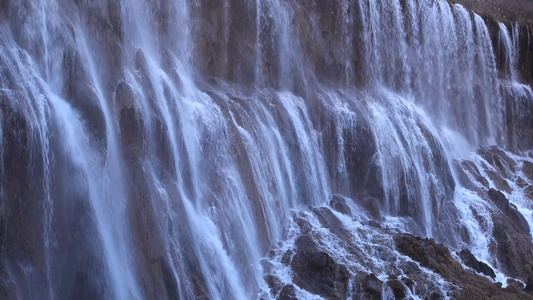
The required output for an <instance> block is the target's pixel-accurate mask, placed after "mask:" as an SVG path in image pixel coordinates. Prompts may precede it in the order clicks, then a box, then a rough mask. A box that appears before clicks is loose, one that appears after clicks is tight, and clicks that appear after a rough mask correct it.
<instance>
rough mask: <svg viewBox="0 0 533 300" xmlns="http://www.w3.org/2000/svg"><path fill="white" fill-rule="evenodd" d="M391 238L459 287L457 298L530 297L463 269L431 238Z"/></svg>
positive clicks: (404, 249) (403, 250) (424, 264)
mask: <svg viewBox="0 0 533 300" xmlns="http://www.w3.org/2000/svg"><path fill="white" fill-rule="evenodd" d="M395 241H396V246H397V247H398V251H400V252H401V253H403V254H405V255H407V256H409V257H411V258H412V259H413V260H415V261H417V262H419V263H420V264H421V265H422V266H423V267H426V268H429V269H431V270H433V271H435V272H436V273H438V274H440V275H441V276H442V277H443V278H444V279H445V280H447V281H449V282H451V283H453V284H455V285H457V286H459V287H460V290H457V291H455V292H454V297H455V298H457V299H472V300H475V299H479V300H482V299H489V298H490V299H533V296H531V295H530V294H527V293H525V292H524V291H516V290H513V289H509V288H507V289H502V288H500V287H499V286H497V285H495V284H494V283H492V282H491V281H489V280H488V279H486V278H485V277H483V276H479V275H477V274H474V273H470V272H468V271H465V270H464V269H463V268H462V266H461V264H460V263H459V262H458V261H456V260H455V259H454V258H453V257H452V255H451V253H450V251H449V250H448V248H446V246H444V245H442V244H438V243H436V242H435V241H434V240H432V239H422V238H419V237H414V236H412V235H406V234H403V235H398V236H397V237H395Z"/></svg>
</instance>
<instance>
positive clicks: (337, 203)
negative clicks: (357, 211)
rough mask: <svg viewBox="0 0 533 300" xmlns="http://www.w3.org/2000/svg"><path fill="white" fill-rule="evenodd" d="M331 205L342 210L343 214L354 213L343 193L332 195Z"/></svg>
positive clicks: (337, 209)
mask: <svg viewBox="0 0 533 300" xmlns="http://www.w3.org/2000/svg"><path fill="white" fill-rule="evenodd" d="M329 206H330V207H331V208H333V209H334V210H336V211H338V212H340V213H341V214H345V215H348V216H351V215H352V211H351V210H350V207H349V206H348V204H346V199H345V198H344V197H342V196H341V195H333V196H331V199H330V200H329Z"/></svg>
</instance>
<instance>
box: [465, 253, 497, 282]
mask: <svg viewBox="0 0 533 300" xmlns="http://www.w3.org/2000/svg"><path fill="white" fill-rule="evenodd" d="M457 255H459V257H460V258H461V259H462V260H463V262H464V263H465V265H466V266H468V267H470V268H472V269H474V270H475V271H476V272H478V273H483V274H485V275H487V276H489V277H492V279H494V278H496V274H495V273H494V270H493V269H492V268H491V267H489V265H487V264H486V263H484V262H481V261H479V260H477V259H476V257H475V256H474V255H473V254H472V252H470V251H469V250H468V249H463V250H462V251H461V252H458V253H457Z"/></svg>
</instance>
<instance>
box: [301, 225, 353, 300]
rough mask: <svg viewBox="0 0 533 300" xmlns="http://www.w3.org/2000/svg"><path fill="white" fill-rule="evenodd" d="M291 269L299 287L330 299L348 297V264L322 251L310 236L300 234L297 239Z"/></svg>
mask: <svg viewBox="0 0 533 300" xmlns="http://www.w3.org/2000/svg"><path fill="white" fill-rule="evenodd" d="M291 269H292V271H293V272H294V278H293V281H294V283H295V284H296V285H298V286H299V287H301V288H303V289H305V290H307V291H309V292H311V293H313V294H316V295H319V296H321V297H324V298H328V299H331V298H340V299H345V298H346V297H347V290H348V280H349V276H350V273H349V272H348V270H347V269H346V266H344V265H341V264H338V263H337V262H335V260H334V259H333V258H332V257H331V256H330V255H329V254H328V253H326V252H323V251H320V250H319V249H318V246H317V244H316V243H315V242H314V241H313V239H312V238H311V237H310V236H308V235H304V236H300V237H299V238H298V239H297V240H296V242H295V254H294V256H293V258H292V261H291Z"/></svg>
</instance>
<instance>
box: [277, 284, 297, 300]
mask: <svg viewBox="0 0 533 300" xmlns="http://www.w3.org/2000/svg"><path fill="white" fill-rule="evenodd" d="M278 300H298V298H297V297H296V292H295V291H294V286H293V285H292V284H289V285H285V286H284V287H283V288H282V289H281V292H280V293H279V296H278Z"/></svg>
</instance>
